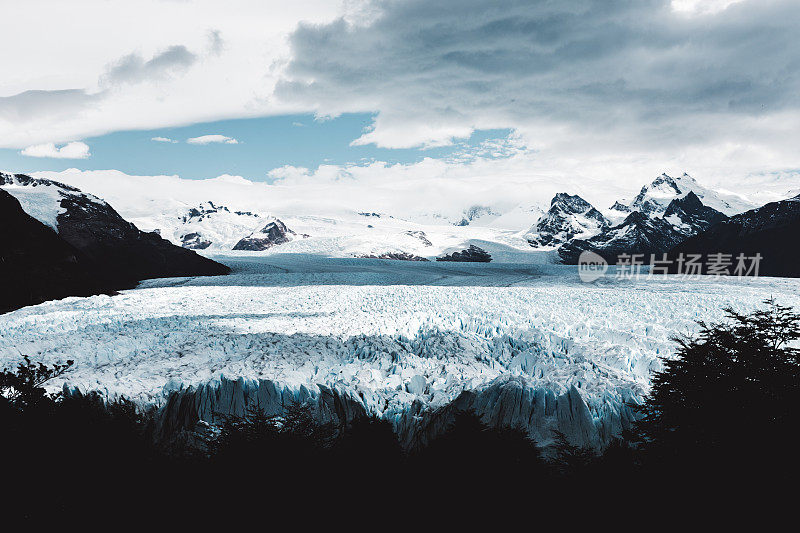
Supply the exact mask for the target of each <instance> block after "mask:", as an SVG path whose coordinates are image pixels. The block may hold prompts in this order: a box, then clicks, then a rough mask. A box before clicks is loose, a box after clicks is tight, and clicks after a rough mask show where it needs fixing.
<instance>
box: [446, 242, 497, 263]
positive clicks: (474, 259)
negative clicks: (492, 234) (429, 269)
mask: <svg viewBox="0 0 800 533" xmlns="http://www.w3.org/2000/svg"><path fill="white" fill-rule="evenodd" d="M436 260H437V261H454V262H460V263H488V262H490V261H491V260H492V256H491V255H490V254H489V252H487V251H486V250H483V249H482V248H478V247H477V246H475V245H474V244H473V245H470V247H469V248H467V249H466V250H462V251H460V252H453V253H451V254H448V255H444V256H442V257H437V258H436Z"/></svg>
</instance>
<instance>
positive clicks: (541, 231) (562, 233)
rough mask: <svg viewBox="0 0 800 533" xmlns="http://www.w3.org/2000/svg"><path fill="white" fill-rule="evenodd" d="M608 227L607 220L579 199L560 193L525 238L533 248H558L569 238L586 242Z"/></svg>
mask: <svg viewBox="0 0 800 533" xmlns="http://www.w3.org/2000/svg"><path fill="white" fill-rule="evenodd" d="M609 226H610V223H609V221H608V219H606V217H604V216H603V215H602V213H600V211H598V210H597V209H595V208H594V207H593V206H592V205H591V204H590V203H589V202H587V201H586V200H584V199H583V198H581V197H580V196H578V195H570V194H567V193H558V194H556V195H555V197H553V200H552V201H551V202H550V209H549V210H548V211H547V213H546V214H545V215H544V216H542V218H540V219H539V221H538V222H537V223H536V224H535V225H534V226H533V227H532V228H531V229H530V231H529V232H528V234H527V235H526V237H527V240H528V242H529V243H530V245H531V246H533V247H537V248H542V247H555V246H558V245H561V244H563V243H565V242H567V241H569V240H570V239H576V238H577V239H587V238H589V237H592V236H594V235H596V234H598V233H600V232H602V231H603V230H605V229H607V228H608V227H609Z"/></svg>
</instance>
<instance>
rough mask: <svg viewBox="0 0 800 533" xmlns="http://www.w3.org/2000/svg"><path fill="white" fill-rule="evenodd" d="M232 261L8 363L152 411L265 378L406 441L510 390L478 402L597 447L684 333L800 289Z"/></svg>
mask: <svg viewBox="0 0 800 533" xmlns="http://www.w3.org/2000/svg"><path fill="white" fill-rule="evenodd" d="M218 258H219V257H218ZM225 261H226V262H227V263H228V264H229V265H231V266H232V267H233V269H234V274H232V275H231V276H225V277H222V278H184V279H165V280H151V281H147V282H145V283H144V284H143V285H142V286H141V287H140V288H139V289H136V290H130V291H124V292H123V293H122V294H120V295H117V296H113V297H108V296H95V297H90V298H68V299H65V300H62V301H58V302H48V303H45V304H42V305H38V306H33V307H28V308H25V309H21V310H19V311H15V312H12V313H10V314H7V315H3V316H0V366H7V365H12V364H14V363H16V361H18V360H19V358H20V356H21V355H22V354H26V355H30V356H31V357H33V358H34V360H37V361H38V360H42V361H44V362H47V363H53V362H57V361H59V362H63V361H64V360H66V359H74V360H75V361H76V364H75V367H74V369H72V370H70V372H69V373H68V374H66V375H65V376H64V378H63V380H60V381H59V382H58V383H53V384H52V386H51V388H52V389H55V388H58V387H60V386H61V385H62V383H67V384H69V385H70V386H74V387H78V388H79V389H81V390H99V391H101V392H103V393H105V394H108V395H111V396H114V395H125V396H128V397H130V398H132V399H134V400H135V401H137V402H139V403H140V404H142V405H164V404H165V403H166V401H167V399H168V398H169V396H170V394H171V393H173V392H174V391H177V390H181V391H185V392H186V391H190V390H195V389H189V387H197V386H199V385H201V384H204V383H210V384H212V385H213V387H221V386H222V385H223V384H224V383H228V385H230V384H231V383H233V385H235V387H239V388H240V389H241V388H242V387H244V388H247V387H251V385H248V383H251V381H250V380H270V381H271V382H273V383H275V384H277V385H278V387H279V388H280V387H284V386H285V387H288V390H290V391H295V392H294V393H293V394H299V392H298V391H300V390H301V389H304V390H306V391H311V392H312V393H314V394H318V393H320V392H321V391H322V389H321V388H320V386H323V387H327V388H330V389H336V390H339V391H343V392H347V394H348V395H349V397H350V398H351V399H352V401H354V402H358V404H359V405H361V406H363V408H364V409H365V410H367V411H368V412H371V413H375V414H378V415H380V416H383V417H386V418H387V419H389V420H392V421H393V422H394V423H395V424H396V427H399V426H403V425H404V424H406V423H407V422H408V419H407V417H406V413H411V412H413V417H416V418H415V419H416V420H417V421H418V422H420V423H421V422H424V420H426V417H427V416H428V415H429V414H430V413H431V412H432V410H434V409H438V408H444V407H446V406H447V405H449V404H450V402H452V401H454V400H455V399H456V398H458V397H459V395H460V394H461V393H462V392H463V391H474V392H475V393H476V394H480V395H486V394H490V393H491V394H495V393H494V392H491V391H495V390H498V389H497V387H500V388H503V387H506V386H508V384H509V381H508V380H509V379H513V380H516V381H514V382H513V383H514V387H515V390H518V391H519V394H509V395H506V396H502V395H501V396H494V397H495V400H496V402H495V403H492V404H481V405H484V406H486V405H494V407H493V408H491V409H494V410H493V411H492V412H495V414H496V413H497V412H499V413H507V414H508V415H509V416H512V418H513V420H511V422H514V423H521V424H524V426H525V427H527V428H528V430H529V431H530V432H531V433H532V434H537V435H540V436H543V437H544V438H546V437H547V436H548V435H549V431H550V430H552V429H554V428H558V429H560V430H562V431H573V430H575V433H571V434H574V435H577V436H576V438H577V439H583V442H585V443H587V444H594V445H597V444H602V441H603V439H604V438H606V439H607V438H608V437H609V435H610V433H609V431H610V429H609V428H611V429H613V428H617V430H618V429H619V428H620V424H624V420H625V416H627V415H625V412H626V411H625V410H626V407H625V406H624V404H625V402H636V401H641V398H642V396H643V394H644V393H645V391H646V390H647V387H648V384H649V381H648V380H649V376H650V373H651V372H652V371H653V370H656V369H658V368H660V362H659V360H658V358H659V357H660V356H666V355H669V354H670V353H672V352H673V350H674V343H673V342H672V341H671V340H670V338H671V337H672V336H673V335H675V334H680V333H687V332H691V331H695V330H696V323H695V320H698V319H703V320H711V321H713V320H716V319H718V318H719V316H720V309H722V308H723V307H724V306H726V305H732V306H734V307H735V308H736V309H739V310H742V311H744V310H748V309H751V308H753V307H754V306H756V305H758V302H759V301H760V300H761V299H762V298H763V295H764V294H771V295H774V296H775V297H776V298H777V299H778V300H779V301H780V302H781V303H783V304H787V305H793V306H798V305H800V287H798V285H797V283H796V282H792V281H789V280H782V279H746V280H724V281H719V280H714V279H713V278H703V279H700V280H685V279H676V278H672V277H669V276H666V277H663V278H658V279H652V280H640V281H632V280H616V279H613V278H605V279H603V280H600V281H599V282H597V283H594V284H581V283H580V282H579V281H577V275H576V273H575V271H574V269H573V268H570V267H563V266H558V265H549V266H548V265H545V266H541V267H534V266H531V265H519V264H517V265H513V264H506V265H502V264H495V263H489V264H464V263H459V264H452V263H449V264H446V263H436V262H431V263H410V262H398V261H374V260H357V259H324V258H320V257H318V256H307V255H306V256H303V255H300V256H290V255H287V254H279V255H273V256H269V255H265V256H253V255H250V256H243V257H239V258H237V257H228V259H226V260H225ZM224 378H229V379H231V380H233V381H232V382H223V381H222V380H223V379H224ZM239 378H242V379H244V380H245V381H237V380H239ZM258 383H259V382H258V381H256V382H254V384H253V385H252V386H254V387H257V386H258ZM261 383H264V382H263V381H262V382H261ZM423 383H424V385H423ZM228 385H225V387H228ZM233 385H231V386H233ZM235 387H234V388H233V389H230V390H235ZM197 390H199V389H197ZM226 390H227V389H226ZM315 391H316V392H315ZM226 394H228V393H223V392H222V391H220V394H216V395H214V394H211V395H209V396H208V397H207V399H208V401H210V402H212V403H209V404H207V407H208V411H206V414H208V416H211V414H209V413H212V412H213V411H214V410H223V409H232V408H233V407H232V406H233V405H234V403H235V402H228V401H227V400H226V398H228V399H231V398H229V396H226ZM545 397H548V398H550V397H552V404H553V406H555V405H556V404H558V405H561V404H560V403H558V402H560V401H561V400H560V399H562V398H563V399H564V405H565V406H566V405H570V406H573V407H574V406H583V405H584V403H585V406H586V407H585V411H582V410H583V409H584V408H583V407H580V409H578V411H580V412H582V413H585V418H586V420H585V422H586V424H588V426H581V427H582V428H583V429H581V430H580V432H578V431H577V430H578V429H580V428H577V427H576V426H575V424H578V423H579V422H576V419H575V418H574V416H573V414H574V412H573V411H570V410H561V409H560V408H559V409H555V410H545V411H543V412H542V411H537V409H538V408H537V407H536V405H538V404H537V403H536V402H537V401H538V400H537V398H540V399H542V401H544V398H545ZM213 398H218V400H219V401H217V400H214V399H213ZM279 398H280V396H279ZM579 400H580V401H579ZM214 402H216V403H214ZM226 402H227V403H226ZM497 402H499V403H497ZM517 402H522V403H517ZM526 402H529V403H526ZM548 402H550V400H548ZM523 404H524V405H523ZM548 405H550V403H548ZM531 410H533V411H531ZM222 412H225V411H222ZM513 413H517V414H518V415H513ZM525 413H528V415H526V414H525ZM531 413H533V414H536V413H538V415H536V416H533V415H531V416H529V415H530V414H531ZM571 413H572V414H571ZM486 415H487V416H490V415H491V413H489V412H487V413H486ZM409 416H410V415H409ZM581 416H584V415H581ZM413 417H412V418H413ZM580 424H583V422H580ZM403 427H405V426H403ZM409 431H410V430H409ZM580 435H583V436H582V437H581V436H580Z"/></svg>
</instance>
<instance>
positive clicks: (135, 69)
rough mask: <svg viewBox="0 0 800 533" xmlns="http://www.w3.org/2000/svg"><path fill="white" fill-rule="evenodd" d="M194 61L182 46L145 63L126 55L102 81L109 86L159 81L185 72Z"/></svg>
mask: <svg viewBox="0 0 800 533" xmlns="http://www.w3.org/2000/svg"><path fill="white" fill-rule="evenodd" d="M219 44H220V45H221V42H220V43H219ZM196 61H197V56H196V55H195V54H193V53H192V52H190V51H189V49H187V48H186V47H185V46H183V45H175V46H170V47H169V48H167V49H166V50H164V51H163V52H160V53H158V54H156V55H155V56H153V57H152V58H151V59H149V60H147V61H145V60H144V58H143V57H142V56H140V55H139V54H128V55H127V56H125V57H123V58H121V59H120V60H119V61H117V62H116V63H115V64H114V65H112V66H111V67H110V68H109V69H108V71H107V72H106V74H105V76H104V79H105V81H107V82H108V83H111V84H119V83H139V82H142V81H147V80H153V79H160V78H163V77H165V76H169V75H171V74H174V73H176V72H180V71H183V70H186V69H187V68H189V67H190V66H192V65H193V64H194V63H195V62H196Z"/></svg>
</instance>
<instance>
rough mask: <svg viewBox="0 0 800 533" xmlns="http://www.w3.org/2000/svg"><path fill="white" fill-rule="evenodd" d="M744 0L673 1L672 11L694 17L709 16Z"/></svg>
mask: <svg viewBox="0 0 800 533" xmlns="http://www.w3.org/2000/svg"><path fill="white" fill-rule="evenodd" d="M743 1H744V0H672V1H671V6H672V9H674V10H675V11H678V12H683V13H688V14H693V15H708V14H713V13H717V12H719V11H722V10H724V9H727V8H728V7H729V6H731V5H733V4H737V3H739V2H743Z"/></svg>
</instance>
